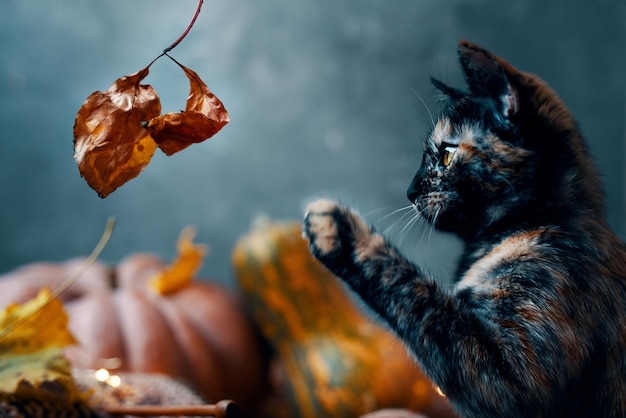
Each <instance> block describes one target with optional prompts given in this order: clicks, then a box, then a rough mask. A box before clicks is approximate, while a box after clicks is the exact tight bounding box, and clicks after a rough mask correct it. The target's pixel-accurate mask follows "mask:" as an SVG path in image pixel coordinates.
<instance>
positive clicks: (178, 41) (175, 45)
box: [146, 0, 204, 68]
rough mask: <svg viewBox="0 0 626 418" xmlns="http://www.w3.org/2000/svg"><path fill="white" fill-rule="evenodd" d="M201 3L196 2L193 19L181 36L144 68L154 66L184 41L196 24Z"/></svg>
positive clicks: (201, 1)
mask: <svg viewBox="0 0 626 418" xmlns="http://www.w3.org/2000/svg"><path fill="white" fill-rule="evenodd" d="M202 3H204V0H198V7H196V12H195V13H194V15H193V17H192V18H191V21H190V22H189V24H188V25H187V29H185V31H184V32H183V33H182V35H180V36H179V37H178V39H176V40H175V41H174V43H173V44H172V45H170V46H168V47H167V48H165V49H164V50H163V52H161V54H159V56H157V57H156V58H155V59H153V60H152V61H150V64H148V65H147V66H146V68H150V66H151V65H152V64H154V63H155V62H156V61H157V60H158V59H159V58H161V57H162V56H163V55H167V53H168V52H170V51H171V50H172V49H174V48H176V47H177V46H178V44H179V43H181V42H182V41H183V39H185V37H186V36H187V34H188V33H189V31H190V30H191V28H192V27H193V24H194V23H196V19H197V18H198V15H199V14H200V9H201V8H202ZM168 56H169V55H168ZM170 58H172V57H170ZM172 59H173V58H172ZM179 65H180V64H179Z"/></svg>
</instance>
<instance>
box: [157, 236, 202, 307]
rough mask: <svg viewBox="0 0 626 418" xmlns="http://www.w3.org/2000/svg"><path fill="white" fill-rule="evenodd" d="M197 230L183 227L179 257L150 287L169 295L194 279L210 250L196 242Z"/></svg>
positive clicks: (178, 247)
mask: <svg viewBox="0 0 626 418" xmlns="http://www.w3.org/2000/svg"><path fill="white" fill-rule="evenodd" d="M195 234H196V233H195V231H194V230H193V228H191V227H187V228H185V229H183V231H182V232H181V233H180V237H179V238H178V242H177V245H176V247H177V249H178V258H177V259H176V260H174V262H173V263H172V264H170V265H169V266H168V267H167V268H166V269H165V270H163V271H162V272H161V273H159V274H157V275H156V276H155V277H154V278H153V279H152V280H151V281H150V287H151V288H152V289H154V290H155V291H156V292H158V293H160V294H161V295H169V294H172V293H176V292H177V291H179V290H181V289H183V288H184V287H187V286H188V285H189V284H190V283H191V282H192V281H193V279H194V277H195V275H196V273H197V272H198V270H199V269H200V266H201V265H202V260H203V259H204V256H205V255H206V253H207V251H208V247H207V246H206V245H204V244H194V243H193V237H194V236H195Z"/></svg>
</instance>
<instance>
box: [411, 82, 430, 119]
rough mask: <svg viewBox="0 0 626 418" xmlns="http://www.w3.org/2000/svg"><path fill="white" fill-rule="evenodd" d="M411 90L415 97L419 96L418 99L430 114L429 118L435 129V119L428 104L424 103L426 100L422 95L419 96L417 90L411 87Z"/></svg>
mask: <svg viewBox="0 0 626 418" xmlns="http://www.w3.org/2000/svg"><path fill="white" fill-rule="evenodd" d="M411 90H412V91H413V93H414V94H415V96H417V98H418V99H419V100H420V102H422V105H424V109H426V111H427V112H428V116H429V117H430V123H431V125H432V127H433V128H434V127H435V118H434V117H433V114H432V112H431V111H430V108H429V107H428V105H427V104H426V101H424V99H423V98H422V95H421V94H419V93H418V92H417V90H415V89H414V88H413V87H411Z"/></svg>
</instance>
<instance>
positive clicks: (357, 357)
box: [233, 221, 441, 418]
mask: <svg viewBox="0 0 626 418" xmlns="http://www.w3.org/2000/svg"><path fill="white" fill-rule="evenodd" d="M233 264H234V267H235V271H236V275H237V278H238V280H239V284H240V286H241V289H242V292H243V295H244V296H243V298H244V300H245V302H246V306H247V307H248V308H249V309H250V311H251V314H252V316H253V318H254V319H255V320H256V322H257V324H258V326H259V328H260V330H261V332H262V333H263V334H264V336H265V337H266V338H267V339H268V341H269V342H270V343H271V345H272V346H273V347H274V349H275V350H276V352H277V355H278V359H279V361H280V364H281V366H282V368H283V370H282V372H283V373H284V379H285V381H284V383H283V388H282V389H283V395H284V397H285V398H286V399H287V402H286V408H287V409H288V411H287V412H286V413H285V414H283V416H289V417H294V418H296V417H301V418H314V417H315V418H323V417H334V418H341V417H345V418H354V417H357V416H359V415H362V414H365V413H367V412H371V411H374V410H376V409H379V408H385V407H396V408H408V409H411V410H416V411H420V410H422V411H423V410H427V409H430V408H432V407H433V405H434V404H435V403H439V402H441V400H440V399H438V398H439V397H438V396H437V395H435V394H434V389H433V386H432V384H431V383H430V381H429V380H427V379H426V378H425V377H424V375H423V374H422V373H421V372H420V370H419V369H418V367H417V366H416V365H415V362H414V361H413V360H412V359H410V358H409V357H408V355H407V352H406V349H405V348H404V347H403V346H402V344H401V343H400V342H399V341H398V340H397V339H396V338H395V337H394V336H393V335H391V334H390V333H389V332H387V331H386V330H385V329H383V328H382V327H380V326H378V325H376V324H375V323H373V322H372V321H371V320H370V319H369V318H368V317H366V316H365V315H363V314H362V313H361V311H360V310H359V309H358V308H357V307H356V305H355V304H353V303H352V300H351V299H350V298H349V297H348V296H347V293H346V291H345V290H344V288H343V287H342V285H341V284H340V283H339V281H338V280H337V279H336V278H335V277H333V276H332V275H331V274H330V273H329V272H328V271H327V270H326V269H324V268H323V267H322V266H321V265H320V264H319V263H318V262H317V260H315V259H314V258H313V257H312V256H311V254H310V252H309V249H308V246H307V243H306V241H305V240H304V239H303V238H302V235H301V230H300V224H299V223H272V222H269V221H265V222H261V224H260V225H258V226H257V227H256V228H255V229H253V230H252V231H251V232H250V233H249V234H248V235H246V236H245V237H243V238H242V239H241V240H240V241H239V242H238V243H237V245H236V247H235V249H234V251H233Z"/></svg>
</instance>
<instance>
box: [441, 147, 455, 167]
mask: <svg viewBox="0 0 626 418" xmlns="http://www.w3.org/2000/svg"><path fill="white" fill-rule="evenodd" d="M456 150H457V147H455V146H452V145H447V146H445V147H444V148H443V150H442V152H441V164H443V166H444V167H447V166H449V165H450V163H451V162H452V158H454V154H455V153H456Z"/></svg>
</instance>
